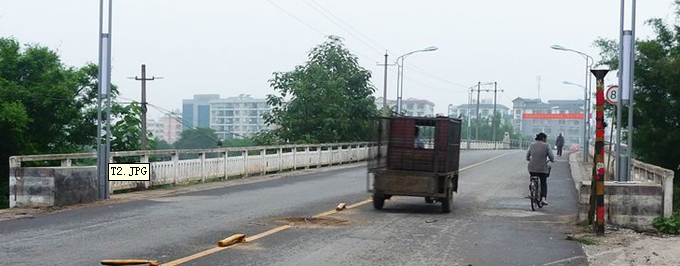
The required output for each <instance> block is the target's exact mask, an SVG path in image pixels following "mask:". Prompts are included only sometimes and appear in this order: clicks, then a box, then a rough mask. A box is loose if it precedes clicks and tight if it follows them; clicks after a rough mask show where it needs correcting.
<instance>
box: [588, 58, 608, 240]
mask: <svg viewBox="0 0 680 266" xmlns="http://www.w3.org/2000/svg"><path fill="white" fill-rule="evenodd" d="M590 72H592V73H593V75H595V78H596V79H597V92H596V94H595V99H596V102H595V104H596V105H595V106H596V109H595V110H596V113H595V121H596V126H597V130H596V131H595V161H594V162H595V167H596V168H595V169H596V172H595V176H594V177H595V178H593V180H594V181H595V182H594V184H592V183H591V189H592V188H593V185H595V194H596V195H597V209H596V211H597V214H596V217H597V223H596V224H595V231H596V232H597V235H599V236H602V235H604V177H605V171H606V169H605V167H604V77H605V76H606V75H607V72H609V70H603V69H593V70H590Z"/></svg>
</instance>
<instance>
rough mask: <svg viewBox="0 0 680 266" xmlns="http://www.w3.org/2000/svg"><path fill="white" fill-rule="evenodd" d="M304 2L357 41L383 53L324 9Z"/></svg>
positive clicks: (304, 0)
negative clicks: (327, 13)
mask: <svg viewBox="0 0 680 266" xmlns="http://www.w3.org/2000/svg"><path fill="white" fill-rule="evenodd" d="M302 2H304V3H305V4H307V5H308V6H309V7H311V8H312V9H314V11H316V12H317V13H319V14H321V15H322V16H324V17H325V18H326V19H328V21H330V22H332V23H333V24H335V25H336V26H338V27H339V28H341V29H342V30H344V31H345V32H347V34H349V35H350V36H352V37H354V38H355V39H357V41H359V42H361V43H363V44H364V45H366V47H369V48H371V49H373V51H376V52H378V53H382V51H380V50H379V49H375V47H373V46H372V45H370V44H368V43H367V42H365V41H364V40H362V39H361V38H359V37H357V36H356V35H354V34H353V33H352V32H351V31H350V30H348V29H346V28H345V27H343V26H342V25H340V24H339V23H338V22H336V21H335V20H334V19H332V18H330V17H329V16H328V15H326V13H324V12H323V11H321V10H320V9H319V8H317V7H316V6H314V5H312V4H311V3H309V2H307V0H302ZM317 5H318V4H317Z"/></svg>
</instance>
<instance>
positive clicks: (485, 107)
mask: <svg viewBox="0 0 680 266" xmlns="http://www.w3.org/2000/svg"><path fill="white" fill-rule="evenodd" d="M477 108H478V106H477V103H476V101H474V102H473V103H472V104H461V105H458V106H450V107H449V110H448V112H449V116H450V117H460V118H467V117H468V112H469V116H470V118H472V119H477ZM493 110H494V105H493V102H492V101H491V100H482V101H480V103H479V117H480V118H490V117H491V116H492V115H493ZM509 111H510V109H509V108H508V107H507V106H505V105H502V104H498V103H496V112H497V113H499V114H500V115H501V117H502V118H503V119H501V123H510V121H511V120H512V117H511V116H510V115H509Z"/></svg>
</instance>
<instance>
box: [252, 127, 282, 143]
mask: <svg viewBox="0 0 680 266" xmlns="http://www.w3.org/2000/svg"><path fill="white" fill-rule="evenodd" d="M250 139H251V140H252V142H253V143H254V144H255V145H258V146H268V145H279V144H283V143H284V141H283V140H282V139H281V138H279V136H278V135H276V133H275V132H273V131H267V130H263V131H260V132H257V133H256V134H255V136H253V137H251V138H250Z"/></svg>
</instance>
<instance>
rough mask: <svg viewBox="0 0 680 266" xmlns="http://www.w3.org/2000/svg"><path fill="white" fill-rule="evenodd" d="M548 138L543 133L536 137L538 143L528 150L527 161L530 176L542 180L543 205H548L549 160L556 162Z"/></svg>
mask: <svg viewBox="0 0 680 266" xmlns="http://www.w3.org/2000/svg"><path fill="white" fill-rule="evenodd" d="M547 139H548V136H547V135H546V134H545V133H543V132H541V133H538V134H537V135H536V141H535V142H534V143H531V145H530V146H529V149H528V150H527V161H529V165H528V167H527V168H528V169H529V175H530V176H538V177H539V178H540V179H541V204H543V205H548V201H547V199H546V198H547V197H548V182H547V178H548V175H549V174H550V169H549V167H548V160H550V161H551V162H553V163H554V162H555V155H554V154H553V152H552V149H551V148H550V144H548V143H546V141H547Z"/></svg>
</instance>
